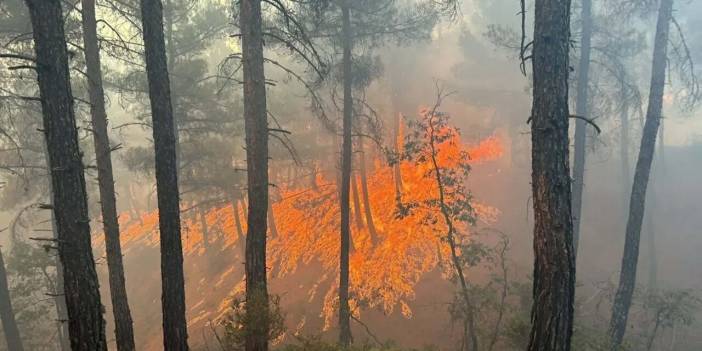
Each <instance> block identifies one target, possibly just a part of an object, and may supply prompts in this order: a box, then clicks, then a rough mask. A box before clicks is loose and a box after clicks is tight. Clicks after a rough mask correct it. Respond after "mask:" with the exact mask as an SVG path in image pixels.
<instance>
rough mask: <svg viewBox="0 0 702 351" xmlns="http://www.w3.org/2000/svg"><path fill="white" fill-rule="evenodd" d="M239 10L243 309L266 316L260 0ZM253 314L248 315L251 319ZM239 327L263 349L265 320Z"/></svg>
mask: <svg viewBox="0 0 702 351" xmlns="http://www.w3.org/2000/svg"><path fill="white" fill-rule="evenodd" d="M239 11H240V12H239V28H240V30H241V51H242V65H243V78H244V128H245V130H246V169H247V185H248V187H247V190H248V199H249V203H248V211H247V224H248V225H247V228H246V231H247V233H246V304H247V308H246V313H247V314H249V315H251V316H253V315H260V316H267V315H268V287H267V282H266V232H267V230H268V228H267V227H268V226H267V224H268V223H267V218H268V185H269V184H268V120H267V117H268V115H267V111H266V86H265V76H264V71H263V29H262V27H261V0H241V1H240V3H239ZM253 319H254V318H253V317H252V318H251V320H253ZM245 328H246V330H245V348H246V351H266V350H268V324H267V323H257V324H256V325H251V324H249V325H247V326H245Z"/></svg>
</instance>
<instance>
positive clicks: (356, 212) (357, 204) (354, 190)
mask: <svg viewBox="0 0 702 351" xmlns="http://www.w3.org/2000/svg"><path fill="white" fill-rule="evenodd" d="M356 183H357V181H356V176H354V175H352V176H351V196H352V198H353V218H354V219H355V222H356V229H357V230H361V229H363V216H361V199H360V198H359V196H358V184H356Z"/></svg>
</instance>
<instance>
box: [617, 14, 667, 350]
mask: <svg viewBox="0 0 702 351" xmlns="http://www.w3.org/2000/svg"><path fill="white" fill-rule="evenodd" d="M672 12H673V0H662V1H661V4H660V9H659V10H658V23H657V25H656V39H655V43H654V47H653V65H652V72H651V88H650V93H649V98H648V109H647V111H646V122H645V124H644V129H643V135H642V137H641V147H640V149H639V157H638V160H637V161H636V169H635V171H634V182H633V184H632V189H631V200H630V201H629V219H628V221H627V224H626V239H625V241H624V254H623V256H622V268H621V273H620V275H619V288H618V289H617V294H616V295H615V298H614V306H613V307H612V319H611V321H610V325H609V335H610V338H611V346H612V349H613V350H615V349H617V348H618V347H619V346H620V345H621V343H622V339H623V337H624V332H625V331H626V323H627V319H628V317H629V308H630V307H631V298H632V296H633V294H634V286H635V285H636V266H637V264H638V259H639V241H640V239H641V224H642V222H643V215H644V209H645V202H646V189H647V186H648V178H649V175H650V173H651V164H652V162H653V153H654V151H655V147H656V135H657V134H658V126H659V125H660V121H661V112H662V110H663V92H664V89H665V73H666V72H665V70H666V59H667V51H668V49H667V47H668V32H669V30H670V21H671V18H672Z"/></svg>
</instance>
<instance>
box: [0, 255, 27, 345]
mask: <svg viewBox="0 0 702 351" xmlns="http://www.w3.org/2000/svg"><path fill="white" fill-rule="evenodd" d="M0 320H2V331H3V334H5V341H7V349H8V350H11V351H23V350H24V347H23V346H22V338H21V337H20V333H19V329H18V328H17V321H16V320H15V311H14V310H13V309H12V300H11V298H10V287H9V284H8V283H7V271H6V270H5V260H4V259H3V257H2V251H0Z"/></svg>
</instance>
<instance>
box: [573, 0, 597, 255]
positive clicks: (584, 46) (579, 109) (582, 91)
mask: <svg viewBox="0 0 702 351" xmlns="http://www.w3.org/2000/svg"><path fill="white" fill-rule="evenodd" d="M581 5H582V13H581V21H582V29H581V34H580V59H579V62H578V70H577V73H578V78H577V87H576V100H575V114H576V115H577V116H578V117H582V118H583V119H580V118H578V119H576V121H575V147H574V149H573V153H574V154H575V155H574V161H573V184H572V186H573V190H572V193H573V250H574V251H573V252H574V254H575V255H576V256H577V254H578V243H579V240H580V216H581V215H582V204H583V185H584V181H585V141H586V138H585V131H586V128H587V125H586V122H585V119H586V118H588V116H589V105H588V104H589V101H588V90H589V86H588V85H589V81H590V79H589V75H590V49H591V48H590V43H591V40H592V0H582V4H581Z"/></svg>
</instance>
